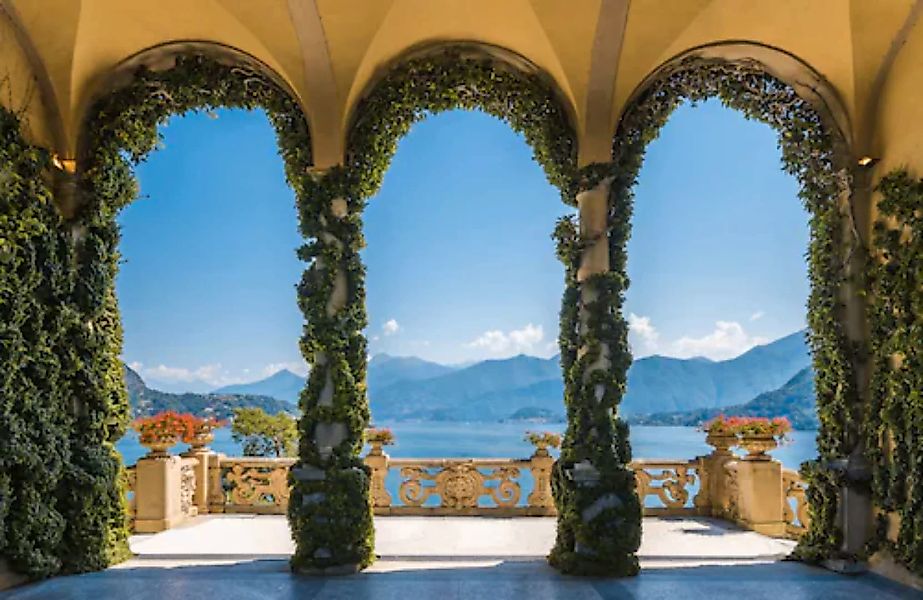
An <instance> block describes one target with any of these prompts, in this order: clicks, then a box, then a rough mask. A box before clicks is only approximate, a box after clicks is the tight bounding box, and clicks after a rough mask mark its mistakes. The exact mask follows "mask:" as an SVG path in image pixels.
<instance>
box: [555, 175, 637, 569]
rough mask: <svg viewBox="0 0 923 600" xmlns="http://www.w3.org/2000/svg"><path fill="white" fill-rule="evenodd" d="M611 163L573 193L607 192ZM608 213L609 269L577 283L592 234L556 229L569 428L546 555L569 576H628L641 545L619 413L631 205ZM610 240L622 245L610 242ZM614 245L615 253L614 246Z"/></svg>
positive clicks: (562, 223) (625, 358) (568, 223)
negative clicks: (554, 523)
mask: <svg viewBox="0 0 923 600" xmlns="http://www.w3.org/2000/svg"><path fill="white" fill-rule="evenodd" d="M613 168H614V165H612V164H605V165H599V164H596V165H590V166H588V167H585V168H583V169H581V172H580V175H579V177H578V182H577V186H578V188H577V189H578V190H580V191H584V190H589V189H592V188H595V187H597V186H603V187H604V188H605V186H607V185H608V183H609V181H611V178H612V171H613ZM611 200H612V197H611V196H610V201H611ZM609 210H610V230H609V232H608V233H609V236H610V257H609V262H610V264H609V271H608V272H606V273H597V274H593V275H590V276H588V277H586V278H585V279H584V280H583V281H578V276H577V272H578V267H579V264H580V259H581V256H582V253H583V251H584V249H585V248H586V247H587V246H588V245H589V244H592V243H594V242H595V241H596V240H591V239H586V238H584V237H583V236H581V234H580V231H579V228H578V226H577V224H576V223H575V222H574V220H573V219H572V218H565V219H561V220H559V221H558V225H557V227H556V229H555V234H554V237H555V239H556V241H557V247H558V258H560V259H561V261H562V262H563V263H564V269H565V291H564V299H563V301H562V305H561V318H560V334H559V336H560V346H561V368H562V371H563V375H564V404H565V407H566V409H567V431H566V433H565V435H564V443H563V445H562V447H561V456H560V458H559V460H558V461H556V463H555V466H554V470H553V473H552V490H553V492H554V497H555V505H556V507H557V510H558V528H557V537H556V541H555V546H554V548H553V549H552V551H551V554H550V556H549V560H550V562H551V564H552V565H554V566H556V567H557V568H559V569H561V570H562V571H563V572H565V573H571V574H577V575H606V576H628V575H634V574H636V573H637V572H638V570H639V565H638V559H637V556H636V554H635V553H636V552H637V550H638V547H639V546H640V544H641V502H640V500H639V498H638V496H637V494H636V492H635V477H634V473H633V471H632V470H631V469H629V468H628V463H629V462H631V446H630V445H629V442H628V424H627V423H626V422H625V421H624V420H623V419H621V418H620V417H619V416H618V405H619V402H620V401H621V399H622V396H623V395H624V393H625V385H626V376H627V372H628V367H629V366H630V365H631V351H630V349H629V347H628V326H627V323H626V322H625V319H624V317H623V316H622V307H623V304H624V301H625V290H626V289H627V288H628V280H627V274H626V271H625V266H626V261H625V253H624V243H625V242H626V241H627V233H628V227H627V223H628V222H629V220H630V216H631V205H630V204H626V203H622V204H621V205H619V206H614V205H611V204H610V207H609ZM612 224H616V225H615V226H612ZM613 237H614V238H616V240H617V242H619V243H616V245H615V246H612V245H611V238H613ZM613 247H617V248H620V249H622V251H621V253H618V252H612V248H613Z"/></svg>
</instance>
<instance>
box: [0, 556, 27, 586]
mask: <svg viewBox="0 0 923 600" xmlns="http://www.w3.org/2000/svg"><path fill="white" fill-rule="evenodd" d="M27 581H29V578H28V577H26V576H25V575H22V574H20V573H17V572H16V571H14V570H12V569H11V568H10V566H9V565H8V564H7V562H6V561H5V560H3V559H2V558H0V590H8V589H10V588H12V587H16V586H17V585H22V584H24V583H26V582H27Z"/></svg>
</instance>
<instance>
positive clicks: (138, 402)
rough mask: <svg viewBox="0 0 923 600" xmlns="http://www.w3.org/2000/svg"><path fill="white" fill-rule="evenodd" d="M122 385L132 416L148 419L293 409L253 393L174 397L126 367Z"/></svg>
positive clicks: (177, 395) (223, 415) (182, 395)
mask: <svg viewBox="0 0 923 600" xmlns="http://www.w3.org/2000/svg"><path fill="white" fill-rule="evenodd" d="M125 386H126V387H127V388H128V401H129V404H130V405H131V413H132V416H135V417H140V416H149V415H154V414H157V413H159V412H163V411H165V410H174V411H176V412H188V413H192V414H194V415H198V416H215V417H218V418H219V419H226V418H227V417H229V416H231V414H232V413H233V412H234V409H235V408H242V407H249V406H255V407H258V408H262V409H263V410H265V411H266V412H268V413H271V414H276V413H279V412H283V411H284V412H292V411H294V410H295V407H294V406H293V405H291V404H289V403H288V402H284V401H282V400H278V399H276V398H270V397H269V396H258V395H253V394H217V393H214V394H194V393H191V392H189V393H184V394H173V393H170V392H161V391H160V390H153V389H151V388H149V387H147V385H146V384H145V383H144V380H143V379H141V376H140V375H138V374H137V373H136V372H135V371H134V370H132V369H131V368H130V367H129V366H128V365H125Z"/></svg>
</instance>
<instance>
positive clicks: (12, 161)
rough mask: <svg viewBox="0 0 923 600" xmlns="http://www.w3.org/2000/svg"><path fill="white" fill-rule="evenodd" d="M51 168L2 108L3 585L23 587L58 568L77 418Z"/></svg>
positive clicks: (63, 249)
mask: <svg viewBox="0 0 923 600" xmlns="http://www.w3.org/2000/svg"><path fill="white" fill-rule="evenodd" d="M51 171H52V167H51V157H50V155H49V153H48V152H47V151H45V150H43V149H41V148H38V147H35V146H32V145H30V144H29V143H28V142H26V140H25V139H24V137H23V135H22V131H21V123H20V120H19V118H18V116H17V115H16V114H15V113H12V112H10V111H8V110H7V109H6V108H3V107H0V588H3V587H4V586H5V585H9V584H11V583H13V582H18V577H13V576H11V575H10V574H9V573H8V572H7V570H11V571H13V572H15V573H18V574H20V575H22V576H25V577H28V578H32V579H38V578H42V577H48V576H50V575H54V574H55V573H57V572H58V570H59V569H60V568H61V558H60V556H61V552H62V548H61V541H62V532H63V530H64V527H65V518H64V516H62V512H61V502H60V501H59V500H58V496H57V489H58V485H59V482H60V481H61V479H62V477H63V475H64V473H65V470H66V469H67V464H68V461H69V460H70V451H69V447H68V443H67V441H68V437H69V434H70V426H71V421H70V416H69V414H68V412H67V410H66V400H67V393H66V390H65V382H66V376H67V373H66V372H65V371H63V370H62V364H61V361H59V360H58V354H59V353H60V352H62V351H63V350H64V349H66V348H67V340H66V335H65V332H66V331H67V325H68V322H69V314H68V311H67V310H66V308H65V307H66V301H67V290H68V283H69V281H70V280H71V278H70V273H69V271H68V269H67V267H68V248H67V244H66V242H65V238H64V235H63V233H62V228H61V217H60V215H59V213H58V211H57V209H56V208H55V206H54V203H53V201H52V193H51V189H50V186H49V179H50V177H49V175H50V173H51ZM64 550H65V551H67V550H68V549H67V548H64Z"/></svg>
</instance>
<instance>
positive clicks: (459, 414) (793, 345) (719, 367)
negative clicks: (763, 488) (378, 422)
mask: <svg viewBox="0 0 923 600" xmlns="http://www.w3.org/2000/svg"><path fill="white" fill-rule="evenodd" d="M809 365H810V355H809V353H808V349H807V344H806V340H805V336H804V332H798V333H794V334H792V335H789V336H786V337H784V338H781V339H779V340H776V341H775V342H772V343H769V344H766V345H763V346H757V347H755V348H752V349H751V350H749V351H747V352H745V353H744V354H742V355H740V356H738V357H737V358H734V359H731V360H725V361H712V360H709V359H707V358H703V357H695V358H690V359H680V358H668V357H663V356H651V357H647V358H642V359H639V360H637V361H635V362H634V364H633V365H632V366H631V368H630V369H629V372H628V390H627V393H626V395H625V398H624V400H623V402H622V408H621V410H622V413H623V414H624V415H626V416H630V415H633V414H642V413H645V414H649V413H654V412H658V413H659V412H667V411H677V410H691V409H699V408H719V407H724V406H731V405H735V404H743V403H745V402H747V401H749V400H751V399H753V398H754V397H755V396H756V395H758V394H760V393H762V392H765V391H767V390H774V389H776V388H779V387H780V386H782V385H783V384H784V383H785V382H787V381H788V380H789V379H790V378H791V377H792V376H793V375H795V374H796V373H798V372H799V371H800V370H802V369H804V368H805V367H807V366H809ZM369 397H370V400H371V404H372V414H373V415H374V416H375V418H377V419H408V418H412V419H443V420H497V419H504V418H509V417H511V416H512V415H513V414H514V413H517V412H518V411H523V410H525V414H542V415H546V416H548V418H552V419H554V418H560V417H563V415H564V405H563V397H564V390H563V384H562V380H561V368H560V365H559V362H558V358H557V357H554V358H550V359H542V358H535V357H530V356H515V357H513V358H509V359H504V360H489V361H484V362H480V363H476V364H474V365H472V366H470V367H467V368H464V369H458V370H456V371H453V372H451V373H448V374H446V375H441V376H438V377H433V378H430V379H423V380H415V381H402V382H398V383H395V384H391V385H387V386H384V387H381V386H378V385H374V384H373V382H372V379H371V377H370V385H369ZM529 411H532V412H529Z"/></svg>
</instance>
